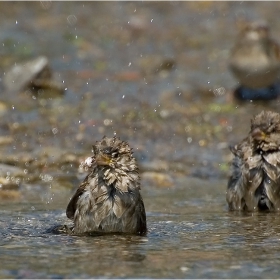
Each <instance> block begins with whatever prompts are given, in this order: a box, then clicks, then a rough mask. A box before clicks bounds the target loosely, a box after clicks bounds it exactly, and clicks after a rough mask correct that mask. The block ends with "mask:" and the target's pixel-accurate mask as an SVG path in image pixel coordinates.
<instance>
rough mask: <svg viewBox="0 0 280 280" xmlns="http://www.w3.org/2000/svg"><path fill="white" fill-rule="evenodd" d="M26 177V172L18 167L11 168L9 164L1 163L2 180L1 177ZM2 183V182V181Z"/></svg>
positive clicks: (0, 175) (0, 173) (0, 174)
mask: <svg viewBox="0 0 280 280" xmlns="http://www.w3.org/2000/svg"><path fill="white" fill-rule="evenodd" d="M24 175H25V173H24V170H23V169H21V168H19V167H16V166H11V165H8V164H1V163H0V178H1V177H4V178H6V177H11V176H12V177H23V176H24ZM0 183H1V181H0Z"/></svg>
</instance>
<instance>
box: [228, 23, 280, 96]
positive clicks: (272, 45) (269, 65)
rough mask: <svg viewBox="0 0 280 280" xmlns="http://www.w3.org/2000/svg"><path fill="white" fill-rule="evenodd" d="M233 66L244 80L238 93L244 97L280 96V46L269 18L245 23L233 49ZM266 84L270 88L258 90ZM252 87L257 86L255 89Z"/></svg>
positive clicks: (265, 86) (231, 62) (231, 63)
mask: <svg viewBox="0 0 280 280" xmlns="http://www.w3.org/2000/svg"><path fill="white" fill-rule="evenodd" d="M229 68H230V70H231V71H232V73H233V75H234V76H235V77H236V78H237V80H238V81H239V82H240V85H241V89H240V88H239V89H238V92H237V94H238V93H239V94H240V97H241V98H242V97H243V98H244V99H270V98H269V96H270V95H271V98H275V97H277V96H275V92H274V91H275V90H276V89H274V88H273V85H274V83H275V82H276V80H277V77H278V74H279V70H280V47H279V45H278V44H277V43H276V42H274V41H273V39H271V37H270V33H269V27H268V25H267V24H266V22H263V21H255V22H252V23H243V24H242V28H241V31H240V34H239V36H238V38H237V42H236V44H235V46H234V48H233V49H232V51H231V56H230V62H229ZM243 87H244V92H242V88H243ZM263 88H268V90H267V92H263V91H258V90H259V89H263ZM250 89H255V92H254V91H252V90H251V91H250ZM246 90H247V91H246ZM250 93H251V94H250ZM254 94H255V98H254V96H253V95H254ZM241 95H243V96H241ZM247 95H248V98H246V97H247Z"/></svg>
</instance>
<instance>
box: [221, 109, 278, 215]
mask: <svg viewBox="0 0 280 280" xmlns="http://www.w3.org/2000/svg"><path fill="white" fill-rule="evenodd" d="M279 149H280V114H278V113H275V112H271V111H262V112H261V113H259V114H258V115H256V116H255V117H254V118H253V119H252V120H251V130H250V132H249V135H248V136H247V137H246V138H245V139H244V140H243V141H241V143H240V144H238V145H235V146H234V147H231V151H232V153H233V155H234V158H233V160H232V172H231V176H230V178H229V181H228V186H227V193H226V200H227V203H228V206H229V209H230V210H247V211H259V210H276V211H277V210H280V150H279Z"/></svg>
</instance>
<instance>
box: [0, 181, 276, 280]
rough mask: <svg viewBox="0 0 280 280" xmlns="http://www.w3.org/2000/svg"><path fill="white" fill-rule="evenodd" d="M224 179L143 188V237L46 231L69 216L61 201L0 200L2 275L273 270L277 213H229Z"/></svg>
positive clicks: (208, 274)
mask: <svg viewBox="0 0 280 280" xmlns="http://www.w3.org/2000/svg"><path fill="white" fill-rule="evenodd" d="M224 183H225V182H223V181H216V182H207V183H206V182H205V181H202V180H200V179H191V178H189V179H187V180H183V181H182V182H181V183H180V184H179V185H178V186H176V187H175V188H173V189H167V190H165V191H164V192H163V191H162V190H161V189H156V188H152V189H151V190H149V191H147V190H144V191H143V196H144V199H145V202H146V208H147V209H148V211H147V221H148V228H149V232H148V234H147V236H146V237H138V236H124V235H109V236H92V237H86V236H83V237H80V236H79V237H78V236H67V235H63V234H61V235H54V234H49V233H46V229H48V228H50V227H51V226H53V225H55V224H60V223H68V224H69V222H68V221H67V220H66V218H65V213H64V209H63V207H62V203H61V202H59V203H52V202H51V203H46V201H44V200H41V203H38V202H37V203H31V204H30V203H15V204H13V203H12V204H11V203H10V204H6V205H2V206H1V208H0V214H1V232H0V234H1V243H0V248H1V255H0V261H1V272H0V277H1V278H10V277H12V278H72V277H75V278H88V277H101V278H103V277H105V278H108V277H118V278H122V277H129V278H131V277H133V278H134V277H137V278H138V277H141V278H146V277H148V278H174V277H176V278H181V277H190V278H259V277H261V278H273V277H278V275H279V262H278V259H279V249H278V247H279V246H278V245H277V244H279V239H280V231H279V230H280V223H279V216H278V215H277V214H275V213H270V214H268V213H264V214H257V213H254V214H246V215H241V214H234V213H228V212H227V211H226V210H225V203H224V195H223V189H224ZM196 185H197V186H200V188H199V189H198V191H196V192H194V191H193V188H192V187H193V186H196ZM68 195H69V193H68ZM68 195H66V193H64V194H61V197H67V196H68ZM37 201H39V199H38V200H37ZM30 205H32V206H31V207H30Z"/></svg>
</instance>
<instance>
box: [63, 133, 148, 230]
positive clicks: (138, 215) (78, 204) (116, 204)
mask: <svg viewBox="0 0 280 280" xmlns="http://www.w3.org/2000/svg"><path fill="white" fill-rule="evenodd" d="M93 152H94V155H93V156H92V157H89V158H87V159H86V161H85V163H84V165H85V167H87V168H88V170H89V174H88V176H87V177H86V178H85V180H84V181H83V183H82V184H81V185H80V187H79V188H78V189H77V191H76V193H75V194H74V196H73V197H72V199H71V200H70V202H69V204H68V206H67V210H66V214H67V217H68V218H69V219H72V220H74V228H73V233H74V234H81V233H86V232H88V233H90V232H101V233H108V232H115V233H117V232H119V233H131V234H139V235H144V234H146V232H147V225H146V213H145V207H144V203H143V200H142V197H141V194H140V177H139V175H138V167H137V164H136V160H135V158H134V157H133V156H132V150H131V148H130V147H129V145H128V143H126V142H123V141H121V140H120V139H118V138H116V137H114V138H107V137H103V139H102V140H101V141H98V142H96V144H95V145H94V146H93Z"/></svg>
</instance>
